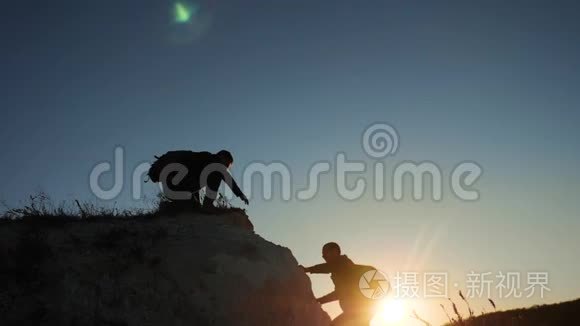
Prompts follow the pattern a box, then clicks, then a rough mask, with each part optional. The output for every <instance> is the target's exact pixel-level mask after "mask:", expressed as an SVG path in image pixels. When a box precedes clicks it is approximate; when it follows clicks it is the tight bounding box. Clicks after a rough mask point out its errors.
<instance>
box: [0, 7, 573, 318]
mask: <svg viewBox="0 0 580 326" xmlns="http://www.w3.org/2000/svg"><path fill="white" fill-rule="evenodd" d="M184 4H185V5H186V7H188V8H189V9H188V13H189V14H191V16H190V17H186V18H188V23H185V24H178V23H177V22H176V18H179V17H175V12H174V11H175V9H176V8H175V2H173V1H169V0H168V1H64V0H61V1H56V2H54V1H25V2H22V1H4V2H3V3H2V5H0V25H1V27H2V28H1V31H2V32H1V33H2V38H1V42H2V43H1V49H2V50H1V52H0V53H1V58H2V60H1V61H0V65H1V69H0V71H1V76H2V78H0V83H1V84H0V108H1V112H2V119H1V121H2V128H1V129H0V148H1V150H2V155H1V156H0V180H2V183H1V186H0V198H3V199H4V200H6V201H7V202H8V203H16V202H18V200H20V199H23V198H25V197H26V196H27V195H28V194H30V193H33V192H35V191H37V190H43V191H46V192H47V193H49V194H51V195H52V197H54V198H55V199H56V200H61V199H69V200H70V199H77V198H78V199H83V200H94V197H93V196H92V195H91V193H90V191H89V184H88V178H89V177H88V176H89V172H90V170H91V168H92V167H93V166H94V165H95V164H97V163H98V162H101V161H103V160H111V159H112V155H113V150H114V148H115V146H116V145H121V146H123V147H124V148H125V150H126V153H127V157H126V164H127V167H128V168H130V167H132V166H135V165H137V164H138V163H140V162H144V161H149V160H151V159H152V156H153V155H154V154H160V153H163V152H165V151H167V150H171V149H192V150H210V151H216V150H219V149H222V148H226V149H229V150H231V151H232V152H233V153H234V156H235V158H236V163H235V168H234V174H235V175H239V173H240V171H241V170H242V169H243V167H244V166H246V165H247V164H248V163H249V162H252V161H256V160H259V161H264V162H270V161H283V162H285V163H287V164H288V165H289V166H290V167H291V168H292V171H293V172H294V173H295V179H294V180H295V184H294V186H295V187H296V188H299V187H301V186H303V185H304V184H305V183H306V181H305V180H306V179H305V178H306V171H307V168H308V167H309V166H310V165H311V164H313V163H314V162H316V161H320V160H332V159H333V157H334V155H335V154H336V153H337V152H345V153H347V155H348V157H349V159H368V158H367V157H366V156H365V155H364V153H363V152H362V150H361V148H360V136H361V133H362V131H363V130H364V128H365V127H366V126H368V125H369V124H371V123H373V122H375V121H387V122H389V123H391V124H392V125H393V126H395V127H396V128H397V129H398V131H399V135H400V137H401V148H400V151H399V152H398V153H397V155H396V156H395V157H393V158H389V161H387V162H388V163H387V164H390V163H393V164H395V163H396V162H399V161H403V160H415V161H421V160H431V161H434V162H436V163H438V164H439V165H440V166H441V167H442V169H443V171H445V172H449V171H450V170H451V169H452V168H453V166H454V165H455V164H456V163H458V162H460V161H463V160H472V161H476V162H478V163H479V164H480V165H481V166H482V167H483V168H484V175H483V176H482V178H481V179H480V181H479V182H478V184H477V185H478V188H479V189H480V191H481V200H479V201H478V202H476V203H464V202H461V201H459V200H458V199H456V198H454V197H453V196H451V195H450V194H449V193H448V192H446V193H444V199H443V201H442V202H439V203H433V202H431V201H429V200H424V201H421V202H414V201H412V200H410V199H407V200H404V201H402V202H393V201H391V200H385V201H382V202H376V201H374V200H373V199H372V198H371V196H370V195H369V196H365V197H364V198H362V199H360V200H357V201H354V202H346V201H344V200H341V199H340V198H339V197H338V196H337V195H336V193H335V192H334V189H333V188H332V187H333V186H332V183H331V182H330V179H326V180H323V181H322V182H323V188H322V190H321V193H320V194H319V196H317V197H316V198H315V199H313V200H311V201H308V202H298V201H296V200H293V201H290V202H283V201H281V200H280V199H279V198H278V199H276V198H275V199H274V200H272V201H268V202H266V201H262V200H260V199H254V200H253V201H252V203H251V205H250V207H249V210H248V213H249V214H250V216H251V217H252V220H253V221H254V224H255V225H256V229H257V232H258V233H260V234H261V235H263V236H264V237H265V238H267V239H269V240H271V241H273V242H276V243H280V244H283V245H285V246H288V247H290V248H291V249H292V250H293V252H294V254H295V255H296V257H297V258H298V259H299V260H300V261H301V262H302V263H304V264H305V265H310V264H314V263H317V262H319V261H320V259H321V258H320V257H319V255H320V254H319V250H320V246H321V245H322V244H323V243H324V242H326V241H329V240H334V241H338V242H340V243H341V244H342V245H343V247H344V250H345V251H346V252H347V254H348V255H349V256H351V257H352V258H353V259H354V260H356V261H359V262H361V263H367V264H373V265H376V266H378V267H380V268H382V269H385V270H388V271H396V270H398V269H402V268H404V266H405V264H407V263H409V262H410V263H409V264H411V265H413V267H412V268H415V269H421V270H423V269H424V270H446V271H449V272H450V273H451V274H452V277H453V278H454V279H457V280H458V281H460V283H461V281H462V280H463V279H464V276H463V275H464V274H465V272H466V271H470V270H475V271H481V272H483V271H487V270H491V271H498V270H501V271H510V270H518V271H522V272H526V271H530V270H536V269H540V270H546V271H549V272H550V278H551V279H550V285H551V287H552V292H550V293H549V296H548V297H547V298H545V299H543V300H541V299H539V298H532V299H520V300H515V301H510V300H505V301H500V306H501V307H503V308H508V307H512V306H525V305H529V304H533V303H540V302H555V301H559V300H565V299H572V298H575V297H578V296H579V294H580V286H579V285H578V282H577V275H579V274H580V265H578V263H577V261H576V260H577V253H576V250H577V248H578V247H580V240H578V239H579V237H578V235H577V234H578V232H579V231H580V220H579V216H578V215H579V206H578V200H577V197H578V195H577V194H578V191H579V190H580V177H579V176H578V173H577V167H578V166H579V164H580V153H579V151H578V150H577V148H578V146H577V143H578V140H579V139H580V131H579V129H578V127H577V123H578V121H580V92H579V89H580V60H579V59H578V58H580V42H578V39H579V36H580V20H578V17H579V14H580V5H578V4H577V3H576V2H574V1H511V2H510V1H484V2H480V3H475V2H471V3H469V4H468V3H466V2H465V1H415V2H412V3H409V2H407V1H336V0H335V1H302V0H297V1H292V0H269V1H266V0H262V1H250V0H244V1H241V0H240V1H232V0H229V1H227V0H223V1H219V0H214V1H201V2H199V1H197V2H196V1H193V2H189V3H187V2H184ZM186 9H187V8H186ZM181 18H184V17H181ZM236 173H238V174H236ZM127 179H128V177H127ZM105 181H106V180H105ZM146 190H147V192H148V193H150V194H151V193H153V191H154V189H153V188H152V187H151V186H150V185H147V188H146ZM116 201H117V202H118V203H117V205H119V206H123V207H132V206H141V205H143V202H142V201H137V202H135V201H132V200H131V199H130V188H129V187H126V188H125V190H124V192H123V194H122V195H121V196H120V197H119V198H118V199H117V200H116ZM235 203H236V204H239V202H235ZM409 268H410V267H409ZM313 280H314V290H315V292H316V294H318V295H320V294H323V293H324V292H325V291H327V290H329V289H330V287H331V285H330V281H329V280H328V278H326V277H314V278H313ZM451 290H453V289H451ZM453 291H454V290H453ZM427 306H435V307H437V308H438V302H437V301H433V302H428V304H426V305H424V306H420V309H423V310H425V311H429V308H426V307H427ZM329 309H330V310H333V309H334V310H336V307H334V308H333V307H331V308H329ZM440 313H441V312H440V311H439V310H433V311H429V312H428V314H429V316H432V319H433V320H442V319H441V318H444V316H441V315H440Z"/></svg>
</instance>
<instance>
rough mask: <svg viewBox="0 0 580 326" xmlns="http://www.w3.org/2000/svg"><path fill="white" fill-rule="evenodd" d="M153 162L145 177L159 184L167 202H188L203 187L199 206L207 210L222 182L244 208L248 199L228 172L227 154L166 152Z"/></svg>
mask: <svg viewBox="0 0 580 326" xmlns="http://www.w3.org/2000/svg"><path fill="white" fill-rule="evenodd" d="M156 158H157V160H156V161H155V162H154V163H153V164H152V165H151V168H150V169H149V173H148V176H149V178H150V179H151V181H153V182H161V184H162V185H163V193H164V194H165V196H166V197H167V198H168V199H170V200H189V199H191V198H192V197H193V195H195V194H196V193H197V192H199V190H201V189H202V188H204V187H205V197H204V199H203V203H202V205H203V206H204V207H209V206H212V204H213V201H214V200H215V199H216V198H217V194H218V190H219V187H220V184H221V182H222V181H224V182H225V183H226V184H227V185H228V186H229V187H230V188H231V189H232V191H233V192H234V194H235V195H236V196H237V197H239V198H240V199H241V200H242V201H243V202H244V203H246V204H248V198H246V195H244V193H243V192H242V190H241V189H240V187H238V185H237V183H236V181H235V180H234V178H233V177H232V176H231V174H230V173H229V171H228V168H230V167H231V166H232V164H233V162H234V158H233V156H232V154H231V153H230V152H228V151H226V150H222V151H219V152H218V153H216V154H212V153H210V152H193V151H170V152H167V153H165V154H163V155H162V156H161V157H157V156H156Z"/></svg>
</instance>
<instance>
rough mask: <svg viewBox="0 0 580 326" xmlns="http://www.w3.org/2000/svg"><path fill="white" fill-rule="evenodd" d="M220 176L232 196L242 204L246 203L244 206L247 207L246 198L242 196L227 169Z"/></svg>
mask: <svg viewBox="0 0 580 326" xmlns="http://www.w3.org/2000/svg"><path fill="white" fill-rule="evenodd" d="M222 176H223V178H224V181H225V182H226V184H227V185H228V186H229V187H230V189H232V191H233V192H234V195H236V196H238V198H240V199H241V200H242V201H243V202H244V203H246V205H248V203H249V202H248V198H247V197H246V195H244V193H243V192H242V190H241V189H240V187H238V184H237V183H236V180H234V177H232V175H231V174H230V173H229V171H228V170H227V169H226V170H225V171H223V172H222Z"/></svg>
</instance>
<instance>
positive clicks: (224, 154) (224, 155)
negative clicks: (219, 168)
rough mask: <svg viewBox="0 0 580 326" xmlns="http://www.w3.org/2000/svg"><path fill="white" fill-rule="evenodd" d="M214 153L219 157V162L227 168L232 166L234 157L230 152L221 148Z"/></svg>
mask: <svg viewBox="0 0 580 326" xmlns="http://www.w3.org/2000/svg"><path fill="white" fill-rule="evenodd" d="M216 155H217V157H218V158H219V160H220V162H221V163H222V164H223V165H225V166H226V167H227V168H228V169H229V168H230V167H231V166H232V164H234V157H233V156H232V153H230V152H228V151H226V150H221V151H219V152H217V154H216Z"/></svg>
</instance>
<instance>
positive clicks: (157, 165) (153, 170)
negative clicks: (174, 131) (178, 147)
mask: <svg viewBox="0 0 580 326" xmlns="http://www.w3.org/2000/svg"><path fill="white" fill-rule="evenodd" d="M192 154H193V152H192V151H169V152H167V153H165V154H163V155H161V156H159V157H157V156H155V158H156V160H155V162H153V164H151V167H150V168H149V171H148V172H147V176H148V177H149V179H150V180H151V181H153V182H159V178H160V177H161V171H163V169H164V168H165V167H166V166H167V165H169V164H171V163H182V164H186V162H187V161H188V159H189V158H190V157H191V155H192Z"/></svg>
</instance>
